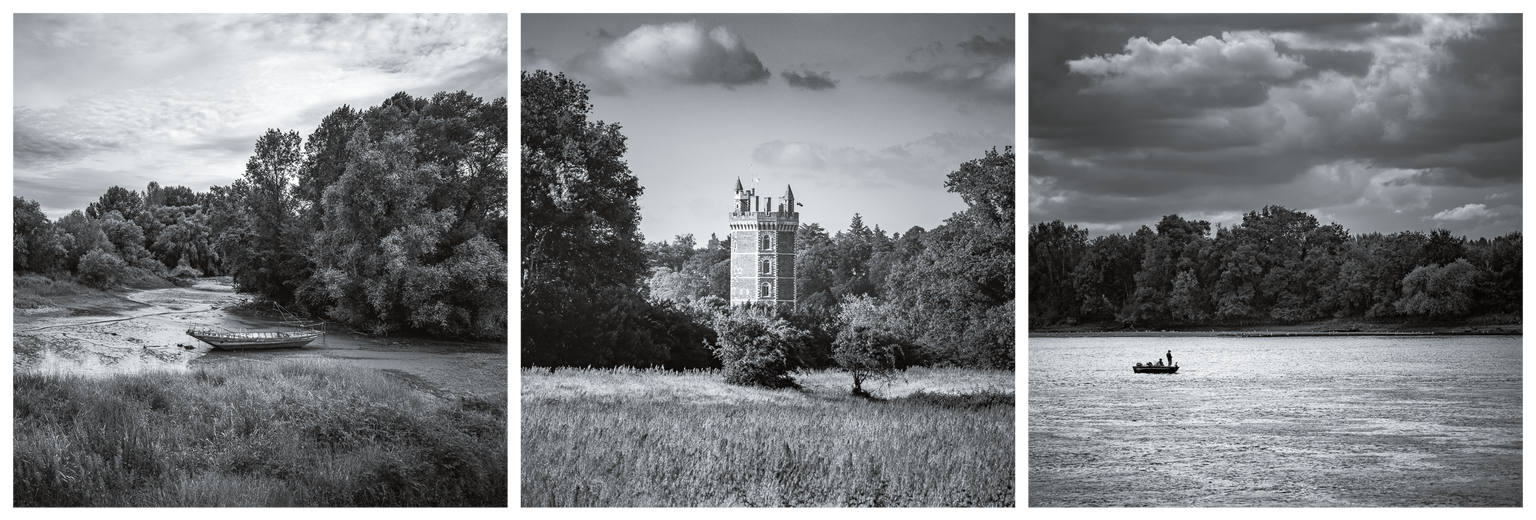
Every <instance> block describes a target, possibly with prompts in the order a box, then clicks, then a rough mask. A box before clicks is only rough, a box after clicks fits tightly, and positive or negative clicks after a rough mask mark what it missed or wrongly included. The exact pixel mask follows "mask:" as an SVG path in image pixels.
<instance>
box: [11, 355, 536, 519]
mask: <svg viewBox="0 0 1536 520" xmlns="http://www.w3.org/2000/svg"><path fill="white" fill-rule="evenodd" d="M14 406H15V408H14V416H15V433H16V438H15V443H14V453H15V468H14V474H15V477H16V478H15V481H16V482H15V500H16V502H15V505H16V506H20V507H29V506H42V507H60V506H85V507H184V506H190V507H211V506H234V507H295V506H310V507H313V506H341V507H375V506H461V507H462V506H492V507H505V506H506V505H507V489H508V488H507V455H508V453H507V412H506V402H505V401H504V400H503V401H492V400H486V399H479V398H460V399H454V400H445V399H435V398H432V397H431V396H428V395H425V394H422V393H420V392H417V391H416V390H414V389H412V388H410V387H409V386H407V385H405V384H403V383H401V382H400V381H397V380H395V379H393V378H391V377H389V376H387V375H385V374H384V373H381V372H379V371H375V370H368V369H364V368H359V367H350V366H345V365H343V364H342V363H339V362H334V361H325V360H285V361H281V362H277V363H270V364H229V365H223V366H216V367H198V368H195V369H191V370H188V371H185V372H180V373H178V372H170V371H163V370H147V371H140V372H137V373H119V374H113V375H107V376H100V377H93V376H85V375H80V374H62V373H40V372H22V373H18V374H16V380H15V398H14Z"/></svg>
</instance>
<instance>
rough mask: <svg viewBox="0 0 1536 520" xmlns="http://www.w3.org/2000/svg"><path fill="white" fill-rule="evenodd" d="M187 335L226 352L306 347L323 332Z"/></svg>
mask: <svg viewBox="0 0 1536 520" xmlns="http://www.w3.org/2000/svg"><path fill="white" fill-rule="evenodd" d="M187 335H188V336H192V337H194V338H197V339H199V340H202V341H203V342H204V343H207V344H209V345H213V346H214V348H221V349H227V350H244V349H263V348H297V347H302V346H304V345H308V344H309V342H311V341H314V340H315V339H317V338H319V337H320V336H323V335H325V333H324V332H321V331H318V330H296V331H287V332H234V331H228V330H223V329H199V328H191V329H187Z"/></svg>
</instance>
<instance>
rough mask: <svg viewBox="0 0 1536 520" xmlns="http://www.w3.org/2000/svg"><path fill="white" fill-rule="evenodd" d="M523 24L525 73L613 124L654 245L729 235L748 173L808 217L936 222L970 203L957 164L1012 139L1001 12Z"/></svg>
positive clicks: (569, 19) (886, 225)
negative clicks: (581, 91)
mask: <svg viewBox="0 0 1536 520" xmlns="http://www.w3.org/2000/svg"><path fill="white" fill-rule="evenodd" d="M521 18H522V36H521V39H522V42H521V45H520V48H521V55H522V63H521V68H522V70H534V69H545V70H551V71H561V72H564V73H566V74H567V75H568V76H571V77H574V78H576V79H578V80H579V81H581V82H583V83H585V84H586V85H587V86H588V87H589V88H591V89H592V97H591V102H592V104H593V105H595V109H594V110H593V115H592V118H593V119H596V120H603V121H605V122H617V123H619V124H620V125H622V127H623V130H622V132H623V134H624V135H625V136H626V137H627V138H628V144H629V150H628V152H627V153H626V154H625V158H626V159H627V161H628V163H629V168H630V170H631V171H632V172H633V173H634V174H635V175H636V176H637V177H638V178H639V179H640V184H641V185H642V186H644V187H645V194H644V196H643V197H642V198H641V200H640V206H641V216H642V220H641V223H640V228H641V231H642V232H644V233H645V237H646V240H647V241H653V242H654V241H662V240H669V241H670V240H672V239H673V237H674V236H676V235H680V234H684V233H692V234H694V236H695V237H696V238H697V239H698V240H699V242H701V243H702V242H704V241H707V240H708V239H709V235H710V234H711V233H715V234H717V236H719V237H721V238H724V237H725V236H726V235H727V233H728V232H729V228H728V225H727V217H726V214H727V213H728V212H729V211H730V208H731V200H732V196H733V193H732V188H733V187H734V185H735V183H736V179H737V177H740V178H741V180H742V183H743V184H744V185H745V186H746V187H748V188H750V187H752V185H753V183H752V178H753V175H754V174H755V175H756V177H757V178H758V179H761V181H762V182H760V183H757V186H758V195H759V196H764V197H773V198H775V199H778V198H780V197H781V196H782V195H783V193H784V187H785V185H786V184H789V185H793V186H794V192H795V198H796V200H797V201H799V202H801V203H803V204H804V207H801V208H799V209H800V212H801V216H800V221H801V222H802V223H811V222H816V223H820V224H821V225H822V227H824V228H826V229H827V230H828V231H832V232H835V231H837V230H843V229H847V228H848V223H849V221H850V220H851V219H852V217H853V214H854V213H856V212H857V213H860V214H862V215H863V218H864V222H865V224H866V225H869V226H870V227H874V226H875V225H877V224H878V225H879V226H880V227H881V228H882V229H884V230H887V231H893V232H905V231H907V229H909V228H910V227H912V226H922V227H923V228H924V229H932V228H934V227H935V226H937V225H939V224H941V223H942V221H943V220H944V219H945V218H948V217H949V216H950V215H951V214H952V213H954V212H957V211H962V210H964V209H965V203H964V201H962V200H961V199H960V197H959V196H958V195H955V194H952V193H948V192H946V191H945V190H944V180H945V178H946V176H947V175H948V174H949V172H951V171H954V170H956V169H958V168H959V166H960V164H961V163H963V162H965V161H967V160H970V159H976V158H980V157H982V156H984V155H985V152H986V150H989V149H991V148H993V147H996V148H997V149H998V151H999V152H1001V151H1002V150H1003V147H1004V146H1010V145H1014V144H1015V135H1014V108H1015V107H1014V48H1015V43H1016V42H1015V40H1014V16H1013V15H1011V14H1006V15H759V14H748V15H738V14H724V15H707V14H698V15H689V14H666V15H660V14H658V15H585V14H584V15H534V14H525V15H522V16H521ZM775 203H776V204H777V201H775Z"/></svg>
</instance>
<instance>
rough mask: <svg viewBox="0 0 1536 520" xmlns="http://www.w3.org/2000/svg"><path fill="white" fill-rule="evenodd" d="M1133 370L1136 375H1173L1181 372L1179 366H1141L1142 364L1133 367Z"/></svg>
mask: <svg viewBox="0 0 1536 520" xmlns="http://www.w3.org/2000/svg"><path fill="white" fill-rule="evenodd" d="M1131 370H1135V371H1136V373H1138V374H1172V373H1174V372H1178V371H1179V366H1178V365H1173V366H1158V365H1140V364H1138V365H1136V366H1133V367H1131Z"/></svg>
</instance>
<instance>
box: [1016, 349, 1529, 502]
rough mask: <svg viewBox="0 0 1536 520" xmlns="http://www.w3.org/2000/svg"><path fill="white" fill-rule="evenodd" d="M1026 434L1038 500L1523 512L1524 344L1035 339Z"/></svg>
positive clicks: (1031, 484) (1031, 486) (1032, 495)
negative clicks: (1169, 362) (1154, 368)
mask: <svg viewBox="0 0 1536 520" xmlns="http://www.w3.org/2000/svg"><path fill="white" fill-rule="evenodd" d="M1168 350H1172V351H1173V357H1174V361H1176V362H1177V363H1178V364H1179V366H1180V369H1179V372H1178V373H1177V374H1136V373H1133V372H1132V370H1131V366H1132V365H1134V364H1135V363H1136V362H1147V361H1153V360H1155V359H1158V358H1160V357H1163V356H1164V355H1165V352H1166V351H1168ZM1164 362H1165V363H1166V358H1165V359H1164ZM1028 427H1029V481H1028V492H1029V504H1030V506H1048V507H1072V506H1172V507H1202V506H1219V507H1220V506H1263V507H1287V506H1396V507H1417V506H1520V505H1521V483H1522V480H1521V478H1522V477H1521V475H1522V468H1521V457H1522V454H1523V451H1522V450H1523V446H1522V440H1521V433H1522V432H1521V337H1520V336H1438V337H1394V336H1357V337H1296V338H1217V337H1207V338H1189V337H1180V338H1146V337H1139V338H1091V337H1090V338H1031V339H1030V341H1029V425H1028Z"/></svg>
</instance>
